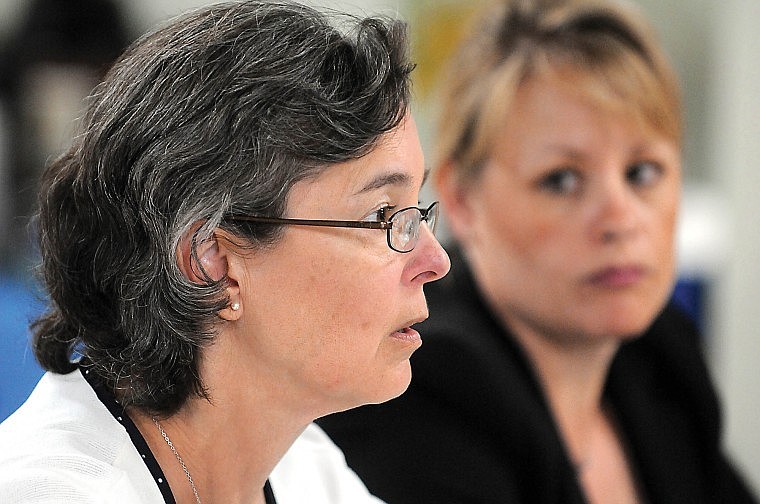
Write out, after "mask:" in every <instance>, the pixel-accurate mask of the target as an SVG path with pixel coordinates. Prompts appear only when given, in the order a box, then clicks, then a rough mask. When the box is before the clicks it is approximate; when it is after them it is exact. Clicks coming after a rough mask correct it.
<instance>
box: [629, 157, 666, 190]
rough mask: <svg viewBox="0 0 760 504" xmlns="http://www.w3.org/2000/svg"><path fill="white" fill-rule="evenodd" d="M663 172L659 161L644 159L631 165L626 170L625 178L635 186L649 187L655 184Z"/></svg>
mask: <svg viewBox="0 0 760 504" xmlns="http://www.w3.org/2000/svg"><path fill="white" fill-rule="evenodd" d="M662 174H663V168H662V166H661V165H660V164H659V163H655V162H652V161H642V162H639V163H634V164H632V165H630V166H629V167H628V168H627V169H626V172H625V178H626V180H628V182H630V183H631V184H632V185H634V186H639V187H649V186H652V185H654V184H655V183H656V182H657V181H658V180H659V179H660V178H661V177H662Z"/></svg>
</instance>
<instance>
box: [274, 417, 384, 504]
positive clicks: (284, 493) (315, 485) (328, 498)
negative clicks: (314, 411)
mask: <svg viewBox="0 0 760 504" xmlns="http://www.w3.org/2000/svg"><path fill="white" fill-rule="evenodd" d="M269 480H270V483H271V484H272V490H273V492H274V495H275V497H276V499H277V503H278V504H295V503H301V502H309V503H312V504H323V503H324V504H380V503H381V501H380V500H379V499H377V498H376V497H373V496H372V495H370V494H369V492H368V491H367V488H366V487H365V486H364V484H363V483H362V482H361V480H360V479H359V477H358V476H357V475H356V473H354V472H353V471H352V470H351V469H349V467H348V466H347V465H346V460H345V458H344V456H343V452H341V451H340V449H339V448H338V447H337V446H336V445H335V444H334V443H333V442H332V440H331V439H330V438H329V437H328V436H327V434H325V433H324V431H323V430H322V429H321V428H320V427H318V426H317V425H316V424H313V423H312V424H310V425H309V426H308V427H307V428H306V429H305V430H304V432H303V433H302V434H301V435H300V436H299V437H298V439H296V441H295V443H293V445H292V446H291V447H290V449H289V450H288V452H287V453H286V454H285V456H284V457H283V458H282V460H280V462H279V463H278V464H277V466H276V467H275V468H274V471H272V474H271V475H270V478H269Z"/></svg>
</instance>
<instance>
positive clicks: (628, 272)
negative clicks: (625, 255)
mask: <svg viewBox="0 0 760 504" xmlns="http://www.w3.org/2000/svg"><path fill="white" fill-rule="evenodd" d="M645 274H646V270H645V268H643V267H642V266H638V265H636V266H611V267H608V268H603V269H600V270H598V271H596V272H594V273H592V274H591V275H590V276H589V277H588V279H589V282H590V283H591V284H592V285H596V286H599V287H606V288H614V289H620V288H625V287H631V286H633V285H636V284H638V283H639V282H640V281H641V280H642V279H643V278H644V275H645Z"/></svg>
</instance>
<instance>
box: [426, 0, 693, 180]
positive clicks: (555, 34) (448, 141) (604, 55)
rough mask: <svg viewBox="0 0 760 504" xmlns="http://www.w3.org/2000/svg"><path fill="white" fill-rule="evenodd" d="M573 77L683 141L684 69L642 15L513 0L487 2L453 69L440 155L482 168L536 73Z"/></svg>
mask: <svg viewBox="0 0 760 504" xmlns="http://www.w3.org/2000/svg"><path fill="white" fill-rule="evenodd" d="M550 73H559V74H560V75H562V77H563V78H564V79H565V80H567V79H572V80H570V82H571V83H572V84H573V85H576V86H577V88H578V90H579V92H580V93H582V95H583V96H584V97H587V98H589V99H591V100H592V102H593V103H594V104H596V105H598V106H600V107H602V108H604V109H606V110H612V111H621V112H623V113H626V114H627V115H629V116H630V117H632V118H634V119H636V120H638V121H640V122H641V124H642V126H645V127H650V128H652V129H653V130H654V131H656V132H657V133H659V134H662V135H664V136H666V137H667V138H668V139H671V140H673V141H675V142H676V143H677V144H678V145H680V143H681V129H682V124H681V105H680V96H679V95H680V92H679V86H678V83H677V79H676V77H675V74H674V72H673V70H672V68H671V66H670V64H669V62H668V61H667V59H666V58H665V55H664V54H663V52H662V50H661V49H660V47H659V46H658V44H657V41H656V39H655V37H654V35H653V33H652V31H651V30H650V28H649V26H648V25H647V23H646V22H645V21H644V19H643V18H642V17H641V15H640V14H639V13H638V12H637V11H635V10H633V9H632V8H630V7H627V6H624V5H622V4H619V3H612V2H611V1H607V2H602V1H596V0H505V1H503V2H501V3H499V4H498V5H496V6H494V7H492V8H490V9H486V11H485V12H484V13H483V16H481V17H479V18H478V21H477V22H476V23H475V25H474V26H472V27H471V29H470V30H469V32H468V35H467V36H466V37H465V39H464V41H463V42H462V43H461V44H460V46H459V48H458V51H457V52H456V54H455V55H454V57H453V59H452V61H451V62H450V66H449V71H448V73H447V74H444V75H445V76H444V79H443V82H444V84H443V90H442V96H441V111H440V120H439V124H438V145H437V156H438V159H437V163H438V164H442V163H447V164H450V165H451V166H450V168H453V169H454V170H455V175H456V180H457V182H458V183H460V184H464V185H466V184H468V183H471V182H472V181H473V180H475V179H476V178H477V176H478V175H479V173H480V168H481V167H482V165H483V163H484V161H485V160H486V159H487V158H488V156H489V154H490V148H491V146H492V145H494V142H495V138H494V137H495V136H496V135H497V134H498V132H499V130H500V128H499V126H501V125H503V124H504V121H505V120H508V114H509V110H510V108H511V104H512V100H513V97H514V96H515V94H516V93H517V90H518V89H519V88H520V86H521V85H522V84H523V83H525V82H526V81H527V80H529V79H531V78H534V77H537V76H543V75H547V74H550Z"/></svg>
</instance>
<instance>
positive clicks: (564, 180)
mask: <svg viewBox="0 0 760 504" xmlns="http://www.w3.org/2000/svg"><path fill="white" fill-rule="evenodd" d="M580 185H581V176H580V175H579V174H578V173H577V172H576V171H575V170H572V169H569V168H563V169H560V170H554V171H552V172H550V173H548V174H547V175H545V176H544V177H542V178H541V179H540V180H539V187H541V189H544V190H546V191H549V192H551V193H555V194H572V193H575V192H577V191H578V189H579V187H580Z"/></svg>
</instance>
